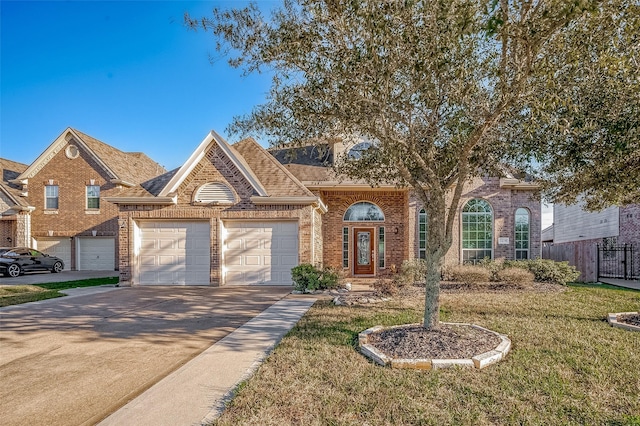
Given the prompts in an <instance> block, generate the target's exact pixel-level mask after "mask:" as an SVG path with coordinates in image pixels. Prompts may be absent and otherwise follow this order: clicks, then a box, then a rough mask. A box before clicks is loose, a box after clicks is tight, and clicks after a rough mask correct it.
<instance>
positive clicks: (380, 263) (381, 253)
mask: <svg viewBox="0 0 640 426" xmlns="http://www.w3.org/2000/svg"><path fill="white" fill-rule="evenodd" d="M378 267H380V268H381V269H384V226H381V227H380V229H379V230H378Z"/></svg>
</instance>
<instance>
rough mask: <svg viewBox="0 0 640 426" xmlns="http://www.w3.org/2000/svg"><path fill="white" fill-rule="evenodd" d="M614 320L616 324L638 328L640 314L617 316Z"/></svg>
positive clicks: (639, 325)
mask: <svg viewBox="0 0 640 426" xmlns="http://www.w3.org/2000/svg"><path fill="white" fill-rule="evenodd" d="M616 319H617V320H618V322H621V323H625V324H629V325H635V326H637V327H640V313H635V314H625V315H618V316H617V317H616Z"/></svg>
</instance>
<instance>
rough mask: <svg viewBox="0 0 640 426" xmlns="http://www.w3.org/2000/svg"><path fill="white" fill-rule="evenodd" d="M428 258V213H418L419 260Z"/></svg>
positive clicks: (421, 211)
mask: <svg viewBox="0 0 640 426" xmlns="http://www.w3.org/2000/svg"><path fill="white" fill-rule="evenodd" d="M426 258H427V212H426V211H425V209H421V210H420V211H419V212H418V259H426Z"/></svg>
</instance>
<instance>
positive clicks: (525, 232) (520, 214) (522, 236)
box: [515, 207, 530, 260]
mask: <svg viewBox="0 0 640 426" xmlns="http://www.w3.org/2000/svg"><path fill="white" fill-rule="evenodd" d="M515 225H516V226H515V246H516V260H524V259H529V228H530V226H529V210H527V209H525V208H522V207H520V208H519V209H518V210H516V217H515Z"/></svg>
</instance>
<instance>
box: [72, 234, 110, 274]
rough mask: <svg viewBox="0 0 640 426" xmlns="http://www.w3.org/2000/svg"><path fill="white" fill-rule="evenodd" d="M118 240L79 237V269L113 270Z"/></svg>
mask: <svg viewBox="0 0 640 426" xmlns="http://www.w3.org/2000/svg"><path fill="white" fill-rule="evenodd" d="M115 244H116V241H115V240H114V239H113V238H100V237H98V238H96V237H83V238H78V265H77V269H78V270H79V271H113V270H114V269H115V259H116V250H115Z"/></svg>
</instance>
